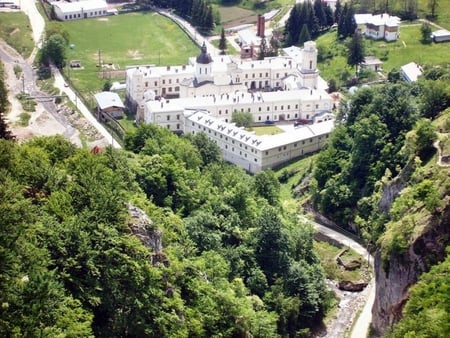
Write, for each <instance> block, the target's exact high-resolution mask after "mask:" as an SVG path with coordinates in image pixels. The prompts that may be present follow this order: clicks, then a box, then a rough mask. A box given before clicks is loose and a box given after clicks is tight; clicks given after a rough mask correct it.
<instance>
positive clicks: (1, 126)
mask: <svg viewBox="0 0 450 338" xmlns="http://www.w3.org/2000/svg"><path fill="white" fill-rule="evenodd" d="M0 139H4V140H13V139H14V135H13V134H12V132H11V130H9V127H8V125H7V123H6V121H5V118H4V116H3V112H2V111H0Z"/></svg>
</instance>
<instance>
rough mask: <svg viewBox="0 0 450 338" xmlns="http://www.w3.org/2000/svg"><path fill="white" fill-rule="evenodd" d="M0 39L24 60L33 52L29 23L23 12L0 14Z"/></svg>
mask: <svg viewBox="0 0 450 338" xmlns="http://www.w3.org/2000/svg"><path fill="white" fill-rule="evenodd" d="M0 38H1V39H3V40H5V41H6V42H7V43H8V44H9V45H10V46H12V47H13V48H14V49H15V50H17V51H18V52H19V53H20V54H21V55H22V56H23V57H24V58H28V57H29V56H30V54H31V52H32V51H33V48H34V41H33V37H32V35H31V27H30V22H29V20H28V17H27V16H26V15H25V14H24V13H23V12H9V13H3V12H2V13H0Z"/></svg>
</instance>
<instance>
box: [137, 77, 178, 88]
mask: <svg viewBox="0 0 450 338" xmlns="http://www.w3.org/2000/svg"><path fill="white" fill-rule="evenodd" d="M161 82H162V84H166V80H165V79H162V80H161ZM167 83H168V84H172V79H168V80H167ZM175 83H180V79H175ZM154 84H155V87H158V81H155V82H154ZM145 88H148V81H146V82H145Z"/></svg>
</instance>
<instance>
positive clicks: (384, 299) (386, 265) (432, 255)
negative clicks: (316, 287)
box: [372, 198, 450, 334]
mask: <svg viewBox="0 0 450 338" xmlns="http://www.w3.org/2000/svg"><path fill="white" fill-rule="evenodd" d="M444 203H445V204H444V206H443V208H442V209H441V212H439V213H436V214H435V215H433V217H432V218H431V219H430V221H429V222H428V224H427V225H426V226H425V227H424V229H423V231H422V232H421V234H420V235H418V236H417V237H416V238H415V240H414V241H413V242H412V244H411V245H409V247H408V248H407V250H406V251H404V252H403V253H391V254H390V255H389V256H388V257H384V258H382V257H381V254H380V253H378V254H376V255H375V277H376V297H375V303H374V306H373V309H372V315H373V317H372V326H373V328H374V330H375V332H376V333H378V334H383V333H385V332H386V330H387V329H388V328H389V327H391V326H392V325H393V324H395V323H397V322H398V321H399V320H400V319H401V317H402V309H403V306H404V305H405V303H406V301H407V300H408V289H409V287H410V286H411V285H412V284H414V283H415V282H417V280H418V278H419V276H420V275H421V274H422V273H423V272H426V271H428V270H429V269H430V268H431V266H432V265H434V264H436V263H438V262H440V261H442V260H444V258H445V247H446V246H447V245H449V243H450V241H449V237H450V236H449V235H450V201H449V199H448V198H445V199H444Z"/></svg>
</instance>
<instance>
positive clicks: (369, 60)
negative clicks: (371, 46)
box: [361, 56, 383, 72]
mask: <svg viewBox="0 0 450 338" xmlns="http://www.w3.org/2000/svg"><path fill="white" fill-rule="evenodd" d="M382 64H383V62H382V61H381V60H380V59H378V58H376V57H375V56H366V57H365V58H364V61H363V63H361V68H365V69H370V70H373V71H374V72H379V71H381V66H382Z"/></svg>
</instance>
